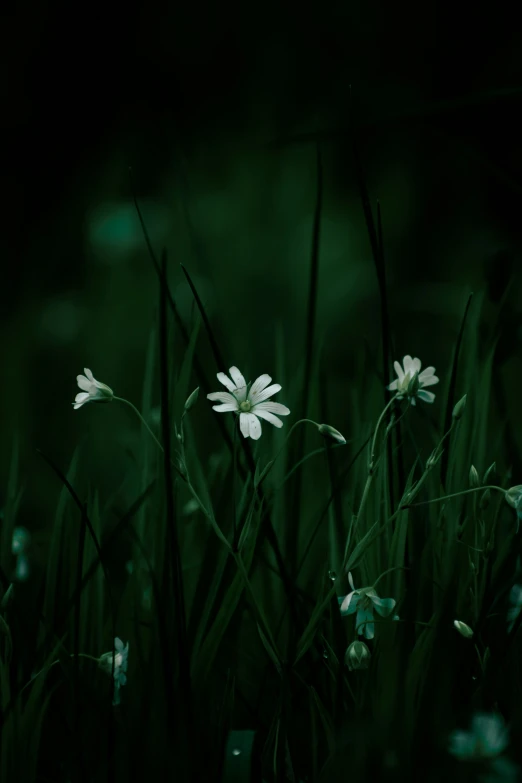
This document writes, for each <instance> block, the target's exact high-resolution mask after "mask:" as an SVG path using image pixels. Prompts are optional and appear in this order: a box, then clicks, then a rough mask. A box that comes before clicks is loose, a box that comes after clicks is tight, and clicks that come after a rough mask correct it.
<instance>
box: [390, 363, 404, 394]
mask: <svg viewBox="0 0 522 783" xmlns="http://www.w3.org/2000/svg"><path fill="white" fill-rule="evenodd" d="M393 367H394V369H395V372H396V373H397V375H398V376H399V383H402V380H403V379H404V370H403V369H402V367H401V365H400V364H399V362H393ZM394 383H397V381H394ZM388 388H390V387H388Z"/></svg>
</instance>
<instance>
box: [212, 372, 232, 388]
mask: <svg viewBox="0 0 522 783" xmlns="http://www.w3.org/2000/svg"><path fill="white" fill-rule="evenodd" d="M216 377H217V379H218V381H219V382H220V383H222V384H223V386H226V388H227V389H228V390H229V392H234V391H235V390H236V384H235V383H232V381H231V380H230V378H229V377H228V376H227V375H225V373H224V372H218V373H217V375H216Z"/></svg>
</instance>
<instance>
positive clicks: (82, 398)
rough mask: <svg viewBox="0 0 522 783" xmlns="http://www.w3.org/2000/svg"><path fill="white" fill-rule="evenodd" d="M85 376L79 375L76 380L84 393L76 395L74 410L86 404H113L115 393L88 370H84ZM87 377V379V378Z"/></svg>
mask: <svg viewBox="0 0 522 783" xmlns="http://www.w3.org/2000/svg"><path fill="white" fill-rule="evenodd" d="M84 373H85V375H77V376H76V380H77V382H78V386H79V387H80V389H83V391H82V392H80V393H79V394H77V395H76V397H75V398H74V399H75V402H73V403H72V405H73V407H74V410H77V409H78V408H81V407H82V405H85V403H86V402H111V401H112V398H113V396H114V392H113V391H112V389H110V388H109V387H108V386H106V385H105V384H104V383H100V381H97V380H96V378H95V377H94V375H93V374H92V372H91V371H90V370H88V369H87V368H85V369H84ZM85 376H87V377H85Z"/></svg>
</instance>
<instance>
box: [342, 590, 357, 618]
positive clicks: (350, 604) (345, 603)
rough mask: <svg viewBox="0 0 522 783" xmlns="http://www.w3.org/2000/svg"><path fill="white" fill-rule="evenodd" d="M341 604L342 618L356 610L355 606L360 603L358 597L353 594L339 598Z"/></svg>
mask: <svg viewBox="0 0 522 783" xmlns="http://www.w3.org/2000/svg"><path fill="white" fill-rule="evenodd" d="M339 600H340V601H341V602H342V603H341V607H340V611H341V614H342V615H343V617H344V616H345V615H347V614H353V613H354V612H355V611H356V610H357V605H358V603H359V601H360V596H359V595H357V594H356V593H354V592H351V593H348V595H345V596H344V598H341V597H339Z"/></svg>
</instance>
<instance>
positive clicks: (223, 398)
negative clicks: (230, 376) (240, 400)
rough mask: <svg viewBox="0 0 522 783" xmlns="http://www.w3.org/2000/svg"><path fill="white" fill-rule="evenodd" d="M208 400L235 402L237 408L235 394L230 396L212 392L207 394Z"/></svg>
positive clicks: (226, 393)
mask: <svg viewBox="0 0 522 783" xmlns="http://www.w3.org/2000/svg"><path fill="white" fill-rule="evenodd" d="M207 400H212V401H214V400H215V401H216V402H230V403H232V402H233V403H235V404H236V406H237V402H236V398H235V397H234V395H233V394H229V393H228V392H212V393H211V394H207Z"/></svg>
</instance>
